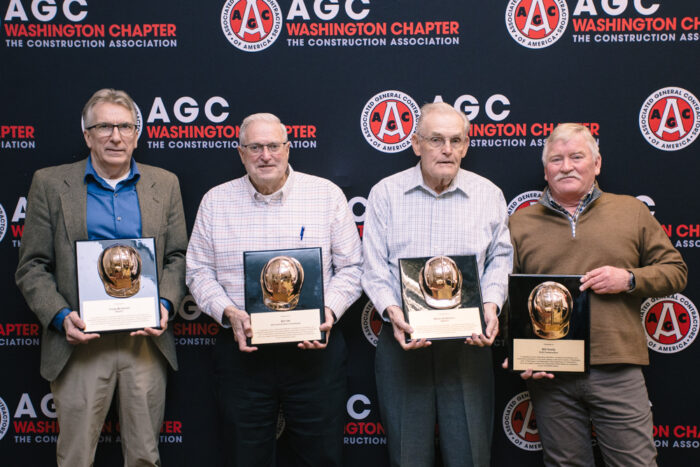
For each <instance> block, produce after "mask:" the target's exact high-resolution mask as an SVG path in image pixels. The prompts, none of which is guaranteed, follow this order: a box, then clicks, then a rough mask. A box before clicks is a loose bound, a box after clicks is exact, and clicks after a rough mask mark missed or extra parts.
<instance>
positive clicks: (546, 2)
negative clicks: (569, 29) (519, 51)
mask: <svg viewBox="0 0 700 467" xmlns="http://www.w3.org/2000/svg"><path fill="white" fill-rule="evenodd" d="M568 24H569V9H568V7H567V6H566V2H565V1H564V0H510V1H509V2H508V6H507V7H506V27H507V28H508V32H509V33H510V35H511V37H512V38H513V39H514V40H515V41H516V42H517V43H518V44H520V45H522V46H523V47H527V48H529V49H542V48H544V47H549V46H550V45H552V44H554V43H555V42H556V41H558V40H559V38H561V36H562V35H563V34H564V31H566V26H567V25H568Z"/></svg>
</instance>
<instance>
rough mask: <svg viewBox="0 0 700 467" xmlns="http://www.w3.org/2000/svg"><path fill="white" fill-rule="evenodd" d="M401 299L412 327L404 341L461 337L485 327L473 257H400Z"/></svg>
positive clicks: (480, 331)
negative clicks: (410, 332)
mask: <svg viewBox="0 0 700 467" xmlns="http://www.w3.org/2000/svg"><path fill="white" fill-rule="evenodd" d="M399 269H400V271H401V298H402V301H403V311H404V317H405V320H406V322H407V323H409V324H410V326H411V327H412V328H413V333H412V334H410V335H407V336H406V341H407V342H408V341H409V340H415V339H462V338H467V337H471V336H472V334H477V335H479V334H482V333H483V329H484V327H485V324H484V317H483V304H482V301H481V290H480V287H479V275H478V270H477V266H476V257H475V256H452V257H448V256H434V257H428V258H402V259H400V260H399Z"/></svg>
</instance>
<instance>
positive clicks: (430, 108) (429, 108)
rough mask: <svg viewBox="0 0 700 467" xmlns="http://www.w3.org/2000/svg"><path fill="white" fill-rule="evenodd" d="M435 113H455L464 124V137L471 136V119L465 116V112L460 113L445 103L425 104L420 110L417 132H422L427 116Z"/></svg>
mask: <svg viewBox="0 0 700 467" xmlns="http://www.w3.org/2000/svg"><path fill="white" fill-rule="evenodd" d="M434 112H437V113H442V114H446V113H454V114H455V115H459V117H460V118H461V119H462V121H463V122H464V136H468V135H469V126H470V123H469V119H468V118H467V116H466V115H465V114H464V112H460V111H459V110H457V109H455V108H454V107H452V106H451V105H450V104H446V103H444V102H431V103H428V104H424V105H423V107H421V108H420V117H418V123H417V125H416V130H417V131H419V132H422V130H423V125H424V121H425V118H426V116H427V115H429V114H431V113H434Z"/></svg>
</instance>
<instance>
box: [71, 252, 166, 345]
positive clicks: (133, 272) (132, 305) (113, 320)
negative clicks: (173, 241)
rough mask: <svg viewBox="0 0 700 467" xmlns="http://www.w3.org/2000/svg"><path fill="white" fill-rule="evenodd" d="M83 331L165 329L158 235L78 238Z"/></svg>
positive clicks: (79, 286) (79, 289)
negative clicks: (156, 258)
mask: <svg viewBox="0 0 700 467" xmlns="http://www.w3.org/2000/svg"><path fill="white" fill-rule="evenodd" d="M76 261H77V271H78V295H79V302H80V318H81V319H82V320H83V321H84V323H85V329H84V332H86V333H95V332H117V331H140V330H143V329H145V328H151V329H161V310H160V303H159V296H158V277H157V270H156V262H155V241H154V239H153V238H133V239H115V240H88V241H78V242H76Z"/></svg>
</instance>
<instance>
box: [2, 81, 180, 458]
mask: <svg viewBox="0 0 700 467" xmlns="http://www.w3.org/2000/svg"><path fill="white" fill-rule="evenodd" d="M82 117H83V123H84V125H85V130H84V131H83V135H84V137H85V142H86V143H87V146H88V148H89V149H90V156H89V157H88V158H87V159H84V160H82V161H79V162H75V163H72V164H66V165H60V166H56V167H49V168H45V169H41V170H38V171H37V172H36V173H35V174H34V178H33V180H32V184H31V187H30V189H29V196H28V200H27V215H26V218H25V224H24V225H25V229H24V235H23V238H22V245H21V247H20V251H19V264H18V267H17V272H16V274H15V279H16V282H17V285H18V286H19V288H20V290H21V291H22V294H23V295H24V297H25V299H26V301H27V304H28V305H29V308H30V309H31V310H32V311H33V312H34V313H35V314H36V315H37V317H38V319H39V321H40V322H41V324H42V326H43V331H42V345H41V375H42V376H43V377H44V378H46V379H47V380H49V381H50V383H51V392H52V393H53V397H54V403H55V404H56V412H57V415H58V422H59V424H60V425H61V431H60V433H59V436H58V444H57V461H58V465H59V466H68V467H75V466H89V465H92V464H93V462H94V458H95V450H96V447H97V441H98V439H99V436H100V432H101V430H102V426H103V424H104V420H105V416H106V414H107V411H108V409H109V407H110V404H111V401H112V397H113V395H114V392H115V389H116V392H117V395H118V411H119V422H120V434H121V442H122V452H123V454H124V463H125V465H151V466H155V465H160V458H159V453H158V437H159V432H160V428H161V424H162V421H163V411H164V407H165V386H166V379H167V367H168V364H169V365H170V366H171V367H172V368H173V369H177V359H176V355H175V343H174V339H173V334H172V330H171V329H168V317H169V315H170V316H172V315H173V313H174V311H175V309H176V307H177V306H179V303H180V301H181V299H182V297H183V296H184V294H185V281H184V277H185V250H186V248H187V230H186V227H185V217H184V211H183V208H182V199H181V196H180V186H179V183H178V180H177V177H176V176H175V175H174V174H172V173H170V172H167V171H165V170H162V169H159V168H156V167H152V166H148V165H145V164H139V163H136V162H135V161H134V159H133V158H132V154H133V151H134V149H135V148H136V144H137V139H138V131H137V130H138V129H137V127H136V106H135V104H134V102H133V100H132V99H131V97H129V95H128V94H126V93H125V92H124V91H118V90H114V89H101V90H99V91H97V92H96V93H95V94H94V95H93V96H92V97H91V98H90V100H88V102H87V104H85V107H84V109H83V115H82ZM140 237H154V238H155V245H156V255H157V264H158V279H159V284H158V285H159V291H160V295H161V300H160V301H161V307H160V309H161V320H160V326H161V329H153V328H146V329H144V330H140V331H135V332H131V333H113V334H103V335H100V334H96V333H85V332H83V329H84V328H85V323H84V322H83V320H81V319H80V316H79V315H78V313H77V311H76V310H78V290H77V282H76V281H77V279H76V258H75V241H76V240H88V239H89V240H100V239H115V238H140ZM95 274H97V268H96V270H95Z"/></svg>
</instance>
